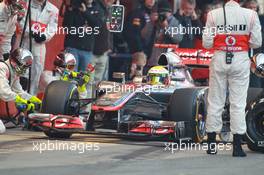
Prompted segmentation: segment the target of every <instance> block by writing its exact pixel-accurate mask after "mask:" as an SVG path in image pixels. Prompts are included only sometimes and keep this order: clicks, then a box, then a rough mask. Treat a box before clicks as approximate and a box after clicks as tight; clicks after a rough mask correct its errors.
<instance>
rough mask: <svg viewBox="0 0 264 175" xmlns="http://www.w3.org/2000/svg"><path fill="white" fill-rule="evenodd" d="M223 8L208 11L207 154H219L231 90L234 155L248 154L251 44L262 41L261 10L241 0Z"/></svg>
mask: <svg viewBox="0 0 264 175" xmlns="http://www.w3.org/2000/svg"><path fill="white" fill-rule="evenodd" d="M226 1H227V2H226V3H225V4H224V7H223V8H219V9H216V10H213V11H211V12H209V14H208V18H207V23H206V31H204V34H203V46H204V47H205V48H207V49H211V48H214V49H215V55H214V57H213V58H212V61H211V65H210V78H209V94H208V116H207V122H206V124H207V126H206V128H207V133H208V144H209V149H208V150H207V153H208V154H216V153H217V151H216V145H215V144H216V133H219V132H220V131H221V128H222V112H223V109H224V105H225V101H226V94H227V91H228V92H229V101H230V116H231V119H230V122H231V132H232V133H233V135H234V141H233V156H234V157H245V156H246V153H245V152H244V151H243V149H242V147H241V140H242V137H243V135H244V134H245V133H246V121H245V108H246V99H247V91H248V86H249V73H250V59H249V57H248V51H249V49H250V48H254V49H255V48H259V47H261V44H262V36H261V25H260V21H259V18H258V14H257V13H256V12H254V11H252V10H249V9H245V8H242V7H240V5H239V0H226Z"/></svg>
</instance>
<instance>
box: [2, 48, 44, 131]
mask: <svg viewBox="0 0 264 175" xmlns="http://www.w3.org/2000/svg"><path fill="white" fill-rule="evenodd" d="M32 62H33V56H32V54H31V53H30V52H29V51H28V50H25V49H21V48H18V49H15V50H14V51H13V52H12V53H11V54H10V57H9V59H8V60H7V61H5V62H4V61H0V100H3V101H5V102H9V101H15V103H16V106H17V108H19V109H20V111H29V110H34V109H35V104H41V100H40V99H38V98H37V97H35V96H32V95H30V94H28V93H26V92H25V91H23V89H22V87H21V85H20V82H19V77H20V76H21V75H23V74H24V73H25V72H26V71H27V69H28V68H29V67H30V66H31V65H32ZM4 131H5V128H4V125H3V123H2V121H1V120H0V133H1V132H4Z"/></svg>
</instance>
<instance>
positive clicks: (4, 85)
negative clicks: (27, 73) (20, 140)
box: [0, 61, 32, 133]
mask: <svg viewBox="0 0 264 175" xmlns="http://www.w3.org/2000/svg"><path fill="white" fill-rule="evenodd" d="M9 80H11V82H9ZM17 95H19V96H21V97H22V98H23V99H26V100H29V99H30V98H31V97H32V96H31V95H29V94H28V93H26V92H25V91H23V89H22V87H21V85H20V82H19V77H18V76H16V74H15V72H14V71H12V69H11V66H10V63H9V61H6V64H5V63H3V62H0V99H1V100H3V101H6V102H9V101H15V99H16V96H17ZM3 132H5V125H4V124H3V123H2V121H1V120H0V133H3Z"/></svg>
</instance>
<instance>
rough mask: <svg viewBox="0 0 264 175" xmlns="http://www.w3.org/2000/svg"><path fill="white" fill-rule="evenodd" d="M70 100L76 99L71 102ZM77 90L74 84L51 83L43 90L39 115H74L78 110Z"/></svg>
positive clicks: (63, 82)
mask: <svg viewBox="0 0 264 175" xmlns="http://www.w3.org/2000/svg"><path fill="white" fill-rule="evenodd" d="M72 99H76V100H75V101H72ZM78 99H79V94H78V90H77V87H76V85H75V84H73V83H70V82H66V81H60V80H58V81H53V82H52V83H50V84H49V85H48V87H47V88H46V90H45V94H44V98H43V104H42V108H41V113H47V114H54V115H58V114H61V115H74V114H76V113H77V112H78V110H79V105H78V102H77V100H78Z"/></svg>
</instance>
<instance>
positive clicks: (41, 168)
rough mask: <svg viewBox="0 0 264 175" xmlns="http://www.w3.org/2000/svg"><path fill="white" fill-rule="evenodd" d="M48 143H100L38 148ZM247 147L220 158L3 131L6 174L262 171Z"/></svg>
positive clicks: (98, 139)
mask: <svg viewBox="0 0 264 175" xmlns="http://www.w3.org/2000/svg"><path fill="white" fill-rule="evenodd" d="M33 143H34V144H33ZM48 143H54V144H68V145H82V146H83V145H90V146H91V145H92V146H94V147H93V148H92V150H91V149H90V148H91V147H89V149H87V150H86V151H85V152H84V153H79V152H82V151H80V150H82V149H80V150H77V149H76V150H74V148H77V146H76V147H71V148H72V149H70V150H58V149H57V150H53V151H51V150H49V151H48V150H47V151H44V152H42V153H40V151H39V150H38V149H37V148H36V147H35V146H36V145H38V144H46V145H47V144H48ZM34 145H35V146H34ZM95 145H96V146H95ZM98 147H99V150H97V149H98ZM54 148H55V147H54ZM79 148H81V147H79ZM244 148H245V149H246V152H247V153H248V157H247V158H233V157H231V151H220V152H219V154H218V155H216V156H212V155H206V154H205V153H204V151H202V150H196V151H194V150H192V151H175V152H174V153H173V154H172V152H171V151H169V150H168V149H166V146H165V143H161V142H153V141H135V140H134V141H131V140H124V139H119V138H114V137H109V136H98V135H78V134H77V135H74V136H73V138H72V139H70V140H59V141H57V140H50V141H48V140H47V137H46V136H44V134H42V133H41V132H30V131H21V129H10V130H8V131H7V133H6V134H4V135H0V175H110V174H115V175H119V174H120V175H121V174H122V175H126V174H132V175H141V174H142V175H147V174H151V175H156V174H157V175H160V174H172V175H185V174H186V175H189V174H196V175H197V174H198V175H199V174H201V175H207V174H208V175H218V174H219V175H220V174H221V175H222V174H228V175H229V174H239V175H244V174H245V175H248V174H254V175H258V174H261V175H262V174H263V172H264V166H263V165H264V164H263V163H264V156H263V154H259V153H254V152H251V151H249V150H248V149H247V147H246V146H244Z"/></svg>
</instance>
